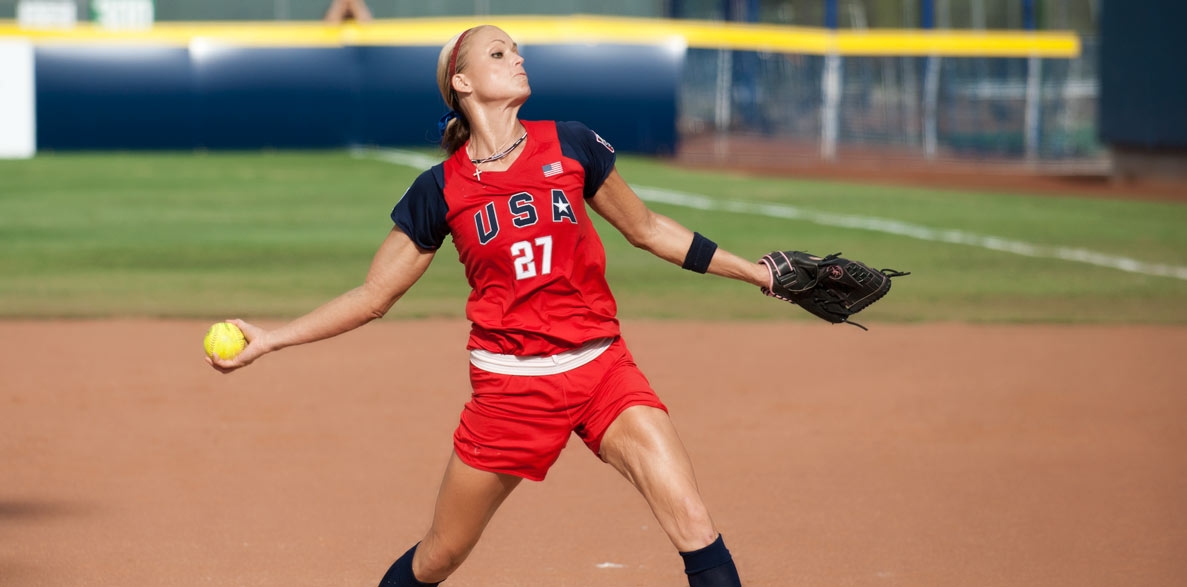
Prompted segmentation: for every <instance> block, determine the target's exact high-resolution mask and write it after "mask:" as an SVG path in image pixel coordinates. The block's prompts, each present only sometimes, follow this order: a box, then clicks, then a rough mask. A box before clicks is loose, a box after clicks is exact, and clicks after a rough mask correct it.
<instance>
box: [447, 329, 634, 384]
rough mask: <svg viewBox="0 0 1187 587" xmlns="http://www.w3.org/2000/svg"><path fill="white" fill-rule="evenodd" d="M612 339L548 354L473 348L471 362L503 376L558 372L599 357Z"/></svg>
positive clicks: (569, 369)
mask: <svg viewBox="0 0 1187 587" xmlns="http://www.w3.org/2000/svg"><path fill="white" fill-rule="evenodd" d="M613 342H614V339H613V338H599V339H597V340H592V341H590V342H587V343H585V344H584V345H582V346H580V347H578V348H575V349H573V350H571V351H565V352H563V353H558V354H555V355H552V356H548V357H517V356H515V355H500V354H497V353H492V352H489V351H484V350H480V349H474V350H472V351H470V364H471V365H474V366H475V367H478V368H479V369H482V370H483V371H490V372H491V373H498V374H500V375H527V376H536V375H556V374H557V373H564V372H565V371H572V370H573V369H576V368H578V367H580V366H582V365H584V364H586V363H589V362H590V361H592V360H594V359H596V358H598V356H599V355H601V354H602V353H603V352H604V351H605V350H606V349H608V348H610V344H611V343H613Z"/></svg>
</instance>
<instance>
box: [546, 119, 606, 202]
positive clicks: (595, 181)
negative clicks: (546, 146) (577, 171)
mask: <svg viewBox="0 0 1187 587" xmlns="http://www.w3.org/2000/svg"><path fill="white" fill-rule="evenodd" d="M556 135H557V138H559V139H560V142H561V153H563V154H564V156H565V157H569V158H571V159H576V160H577V161H579V162H581V166H582V167H584V168H585V197H586V198H590V197H593V195H594V194H596V193H598V189H599V188H601V187H602V184H603V183H604V182H605V181H606V178H607V177H609V176H610V172H611V171H614V147H612V146H610V143H608V142H606V139H603V138H602V137H600V136H598V133H596V132H594V131H592V130H590V129H589V127H587V126H585V125H584V124H581V123H580V122H557V123H556Z"/></svg>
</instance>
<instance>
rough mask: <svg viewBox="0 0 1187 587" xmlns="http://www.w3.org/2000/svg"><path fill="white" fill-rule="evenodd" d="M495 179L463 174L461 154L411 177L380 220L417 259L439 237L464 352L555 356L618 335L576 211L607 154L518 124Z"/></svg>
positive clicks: (586, 137)
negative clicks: (511, 151)
mask: <svg viewBox="0 0 1187 587" xmlns="http://www.w3.org/2000/svg"><path fill="white" fill-rule="evenodd" d="M523 125H524V127H525V128H526V129H527V133H528V139H527V142H526V143H525V146H524V147H523V152H521V153H520V154H519V158H518V159H516V160H515V163H513V164H512V165H511V167H510V168H509V169H508V170H506V171H483V172H481V176H480V177H479V176H477V175H476V174H475V167H474V165H473V164H471V163H470V159H469V157H468V156H467V155H466V149H465V147H464V146H463V147H462V148H461V149H458V151H457V152H456V153H454V154H453V156H451V157H450V158H449V159H447V160H445V161H444V162H443V163H441V164H438V165H435V166H434V167H432V168H431V169H429V170H427V171H425V172H424V173H422V174H421V175H420V176H419V177H418V178H417V179H416V181H414V182H413V184H412V186H411V187H409V188H408V191H407V192H405V193H404V196H403V198H401V199H400V202H399V203H398V204H396V207H395V209H394V210H392V214H391V216H392V220H393V221H394V222H395V223H396V226H398V227H399V229H400V230H402V231H403V232H404V233H405V234H407V235H408V236H409V237H410V238H411V239H412V240H413V242H415V243H416V244H417V245H418V246H420V247H421V248H423V249H430V250H436V249H438V248H439V247H440V246H441V245H442V243H443V242H444V240H445V236H446V235H449V236H451V237H452V238H453V243H454V246H456V247H457V251H458V259H459V260H460V261H461V263H462V265H464V266H465V270H466V279H467V280H468V281H469V282H470V287H471V288H472V291H471V292H470V297H469V301H467V303H466V317H467V318H468V319H469V320H470V322H471V323H472V327H471V329H470V340H469V343H468V344H467V348H468V349H482V350H485V351H489V352H492V353H499V354H510V355H518V356H538V355H555V354H557V353H560V352H563V351H567V350H571V349H574V348H576V347H579V346H581V345H582V344H584V343H586V342H589V341H591V340H594V339H599V338H606V337H613V336H617V335H618V334H619V325H618V319H617V318H616V317H615V315H616V313H617V304H616V303H615V301H614V296H613V295H612V294H611V293H610V287H609V286H608V285H607V283H606V252H605V249H603V247H602V241H601V239H600V238H599V237H598V233H597V232H596V231H595V230H594V226H593V223H592V222H591V221H590V218H589V214H588V212H587V211H586V206H585V200H586V199H587V198H589V197H592V196H593V195H594V194H595V193H597V191H598V188H600V187H601V185H602V183H603V182H604V181H605V180H606V177H607V176H609V174H610V172H611V171H612V170H613V168H614V149H613V147H611V146H610V144H609V143H607V142H606V141H605V140H603V139H602V137H600V136H598V135H597V133H594V132H593V131H592V130H590V129H589V128H587V127H586V126H585V125H583V124H581V123H578V122H551V121H545V122H528V121H524V122H523Z"/></svg>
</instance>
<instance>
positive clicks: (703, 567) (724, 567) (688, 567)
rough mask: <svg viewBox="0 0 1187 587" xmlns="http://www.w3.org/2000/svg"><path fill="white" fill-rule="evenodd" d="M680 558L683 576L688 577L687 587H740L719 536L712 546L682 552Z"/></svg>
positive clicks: (727, 550)
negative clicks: (681, 559)
mask: <svg viewBox="0 0 1187 587" xmlns="http://www.w3.org/2000/svg"><path fill="white" fill-rule="evenodd" d="M680 557H681V558H683V559H684V574H686V575H688V585H689V587H742V580H741V579H739V578H738V568H737V567H735V566H734V559H733V557H731V556H730V551H729V549H727V548H726V547H725V540H723V539H722V538H721V535H720V534H718V535H717V540H715V541H713V544H710V545H709V546H706V547H704V548H702V549H700V550H694V551H692V552H682V553H680Z"/></svg>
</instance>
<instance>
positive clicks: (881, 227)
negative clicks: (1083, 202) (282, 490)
mask: <svg viewBox="0 0 1187 587" xmlns="http://www.w3.org/2000/svg"><path fill="white" fill-rule="evenodd" d="M353 154H354V155H355V156H356V157H371V158H375V159H379V160H382V161H387V162H389V163H394V164H397V165H404V166H408V167H415V168H417V169H428V168H429V167H432V166H433V165H436V164H437V163H440V160H438V159H435V158H433V157H429V156H426V155H421V154H420V153H415V152H412V151H401V150H395V149H370V150H361V149H359V150H355V151H353ZM633 187H634V189H635V193H637V194H639V197H640V198H642V199H643V200H644V201H647V202H659V203H661V204H670V205H673V206H682V207H685V208H694V209H697V210H709V211H723V212H733V213H735V214H755V215H759V216H767V217H771V218H787V219H790V220H800V221H803V222H811V223H813V224H819V225H821V226H835V227H839V228H853V229H857V230H869V231H873V232H882V233H886V234H895V235H899V236H905V237H908V238H914V239H919V240H925V241H933V242H942V243H952V244H959V245H968V246H973V247H979V248H983V249H989V250H993V251H1002V252H1006V253H1013V254H1015V255H1023V256H1026V257H1037V258H1044V259H1059V260H1061V261H1073V262H1078V263H1087V264H1089V265H1096V266H1098V267H1107V268H1109V269H1117V270H1119V271H1127V272H1130V273H1141V274H1145V275H1156V276H1160V277H1171V278H1175V279H1182V280H1187V267H1180V266H1177V265H1165V264H1161V263H1146V262H1144V261H1139V260H1137V259H1131V258H1129V257H1118V256H1115V255H1108V254H1105V253H1098V252H1096V251H1090V250H1087V249H1077V248H1071V247H1054V246H1047V245H1036V244H1032V243H1027V242H1023V241H1016V240H1010V239H1007V238H1002V237H997V236H988V235H980V234H975V233H971V232H965V231H963V230H955V229H939V228H930V227H927V226H921V225H918V224H911V223H908V222H900V221H898V220H889V219H886V218H877V217H873V216H855V215H850V214H834V213H831V212H820V211H816V210H810V209H807V208H800V207H798V206H789V205H786V204H772V203H760V202H744V201H736V200H717V199H714V198H709V197H707V196H701V195H697V194H688V193H684V192H676V191H672V190H665V189H661V188H653V187H647V186H633Z"/></svg>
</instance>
